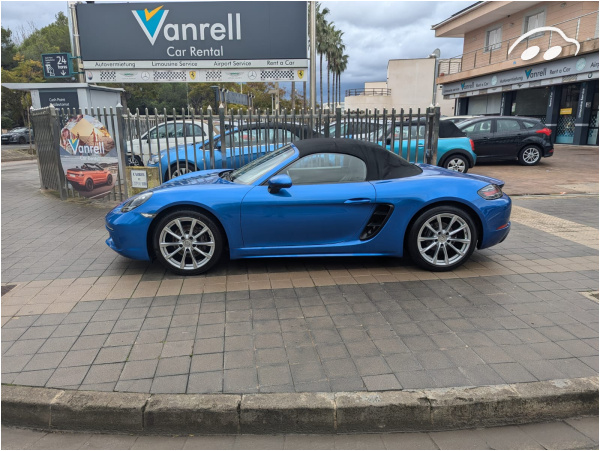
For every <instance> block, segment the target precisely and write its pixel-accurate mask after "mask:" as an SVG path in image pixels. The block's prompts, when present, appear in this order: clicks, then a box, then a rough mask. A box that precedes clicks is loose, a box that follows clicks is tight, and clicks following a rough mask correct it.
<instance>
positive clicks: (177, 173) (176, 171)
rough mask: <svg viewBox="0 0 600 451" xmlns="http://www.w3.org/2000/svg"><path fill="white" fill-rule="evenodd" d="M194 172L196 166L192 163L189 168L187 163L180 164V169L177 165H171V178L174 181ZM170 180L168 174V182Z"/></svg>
mask: <svg viewBox="0 0 600 451" xmlns="http://www.w3.org/2000/svg"><path fill="white" fill-rule="evenodd" d="M194 171H196V166H194V165H193V164H191V163H188V164H187V167H186V165H185V162H180V163H179V167H177V163H174V164H172V165H171V178H172V179H174V178H175V177H179V176H180V175H183V174H188V173H190V172H194ZM168 179H169V173H168V172H167V180H168Z"/></svg>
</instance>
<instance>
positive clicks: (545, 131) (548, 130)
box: [535, 127, 552, 136]
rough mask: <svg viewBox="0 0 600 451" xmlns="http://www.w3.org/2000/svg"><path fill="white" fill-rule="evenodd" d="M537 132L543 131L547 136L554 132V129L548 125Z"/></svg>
mask: <svg viewBox="0 0 600 451" xmlns="http://www.w3.org/2000/svg"><path fill="white" fill-rule="evenodd" d="M535 132H536V133H543V134H544V135H546V136H550V135H551V134H552V130H550V129H549V128H548V127H544V128H542V129H540V130H536V131H535Z"/></svg>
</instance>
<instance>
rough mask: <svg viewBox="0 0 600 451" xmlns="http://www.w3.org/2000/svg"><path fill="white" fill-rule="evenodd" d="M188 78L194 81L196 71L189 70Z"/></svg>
mask: <svg viewBox="0 0 600 451" xmlns="http://www.w3.org/2000/svg"><path fill="white" fill-rule="evenodd" d="M190 78H191V79H192V80H195V79H196V71H195V70H191V71H190Z"/></svg>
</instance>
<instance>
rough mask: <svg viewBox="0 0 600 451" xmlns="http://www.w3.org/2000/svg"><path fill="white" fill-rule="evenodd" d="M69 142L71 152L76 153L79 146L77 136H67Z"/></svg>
mask: <svg viewBox="0 0 600 451" xmlns="http://www.w3.org/2000/svg"><path fill="white" fill-rule="evenodd" d="M69 144H70V145H71V149H73V153H77V147H79V138H75V139H71V138H69Z"/></svg>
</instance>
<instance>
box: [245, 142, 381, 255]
mask: <svg viewBox="0 0 600 451" xmlns="http://www.w3.org/2000/svg"><path fill="white" fill-rule="evenodd" d="M280 173H284V174H288V175H289V176H290V177H291V179H292V186H291V187H290V188H287V189H282V190H281V191H279V192H277V193H274V194H272V193H270V192H269V190H268V186H267V184H263V185H259V186H255V187H254V188H253V189H252V190H251V191H250V192H249V193H248V194H247V195H246V197H245V198H244V200H243V201H242V208H241V224H242V235H243V239H244V247H246V248H253V247H265V248H274V247H287V246H295V247H296V249H295V251H297V252H298V253H303V252H306V250H303V249H302V248H307V247H314V246H328V245H335V244H337V243H344V242H348V241H353V240H357V239H359V236H360V233H361V232H362V230H363V229H364V227H365V225H366V223H367V221H368V219H369V217H370V216H371V214H372V212H373V208H374V202H375V188H374V187H373V185H372V184H371V183H369V182H367V181H366V165H365V163H364V161H362V160H361V159H359V158H357V157H354V156H351V155H346V154H333V153H331V154H329V153H321V154H313V155H307V156H305V157H303V158H301V159H299V160H297V161H296V162H295V163H293V164H291V165H290V166H288V167H287V168H285V169H283V170H282V171H281V172H280ZM323 251H324V252H325V249H323Z"/></svg>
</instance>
